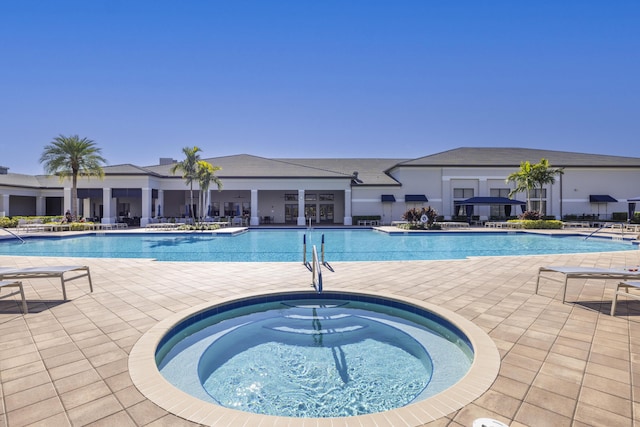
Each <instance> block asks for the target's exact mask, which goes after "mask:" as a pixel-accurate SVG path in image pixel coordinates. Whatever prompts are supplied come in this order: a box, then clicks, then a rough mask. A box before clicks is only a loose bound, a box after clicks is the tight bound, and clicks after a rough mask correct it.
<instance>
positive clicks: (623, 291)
mask: <svg viewBox="0 0 640 427" xmlns="http://www.w3.org/2000/svg"><path fill="white" fill-rule="evenodd" d="M631 290H633V291H638V290H640V282H620V283H618V286H616V290H615V292H614V294H613V301H612V303H611V315H612V316H615V313H616V306H617V305H618V297H619V296H621V295H622V296H625V297H627V298H633V299H636V300H640V294H637V293H632V292H629V291H631Z"/></svg>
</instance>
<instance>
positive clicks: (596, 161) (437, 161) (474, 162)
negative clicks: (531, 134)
mask: <svg viewBox="0 0 640 427" xmlns="http://www.w3.org/2000/svg"><path fill="white" fill-rule="evenodd" d="M540 159H547V160H548V161H549V163H550V164H551V165H552V166H553V167H640V158H637V157H622V156H607V155H602V154H584V153H572V152H567V151H553V150H538V149H533V148H502V147H501V148H492V147H462V148H456V149H453V150H448V151H443V152H441V153H436V154H432V155H429V156H425V157H420V158H417V159H414V160H408V161H406V162H403V163H401V164H400V165H398V166H470V167H473V166H482V167H502V166H505V167H520V163H521V162H524V161H529V162H531V163H538V162H539V161H540Z"/></svg>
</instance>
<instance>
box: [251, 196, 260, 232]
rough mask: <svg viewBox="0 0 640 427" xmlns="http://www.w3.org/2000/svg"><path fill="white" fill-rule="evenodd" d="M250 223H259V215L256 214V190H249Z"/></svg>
mask: <svg viewBox="0 0 640 427" xmlns="http://www.w3.org/2000/svg"><path fill="white" fill-rule="evenodd" d="M249 223H250V224H251V225H260V217H259V216H258V190H251V220H250V221H249Z"/></svg>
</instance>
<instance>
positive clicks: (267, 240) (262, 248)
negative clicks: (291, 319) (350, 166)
mask: <svg viewBox="0 0 640 427" xmlns="http://www.w3.org/2000/svg"><path fill="white" fill-rule="evenodd" d="M323 236H324V241H325V245H324V248H325V255H324V256H325V261H327V262H333V261H395V260H436V259H464V258H467V257H471V256H504V255H541V254H556V253H557V254H566V253H587V252H610V251H625V250H630V249H635V248H636V246H633V245H632V244H631V243H629V242H621V241H614V240H611V239H603V238H595V237H593V238H589V239H585V238H584V236H562V237H560V236H545V235H537V234H530V233H521V232H514V233H509V234H507V233H491V232H490V233H457V232H456V233H450V232H449V233H447V232H440V233H439V232H432V233H399V234H387V233H382V232H378V231H372V230H320V229H314V230H311V231H308V230H250V231H248V232H245V233H242V234H239V235H224V234H215V233H184V234H174V233H171V234H167V233H145V234H133V233H129V234H125V233H121V234H115V233H114V234H111V233H102V234H94V235H84V236H79V237H65V238H60V237H47V238H26V239H25V241H26V243H24V244H20V243H19V242H17V241H16V240H6V241H2V242H0V255H16V256H58V257H93V258H153V259H156V260H158V261H219V262H291V261H302V259H303V244H304V243H303V242H305V241H306V249H307V255H306V256H307V260H310V258H311V255H310V254H311V246H312V245H316V247H317V249H318V254H319V255H321V249H322V239H323Z"/></svg>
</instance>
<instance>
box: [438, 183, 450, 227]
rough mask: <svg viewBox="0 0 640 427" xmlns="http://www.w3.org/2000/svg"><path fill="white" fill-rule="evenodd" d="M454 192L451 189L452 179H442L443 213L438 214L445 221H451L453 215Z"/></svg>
mask: <svg viewBox="0 0 640 427" xmlns="http://www.w3.org/2000/svg"><path fill="white" fill-rule="evenodd" d="M452 191H453V190H452V189H451V179H449V178H443V179H442V212H438V213H439V214H440V215H443V216H444V218H445V219H451V215H452V214H453V202H452V196H453V194H451V192H452Z"/></svg>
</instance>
